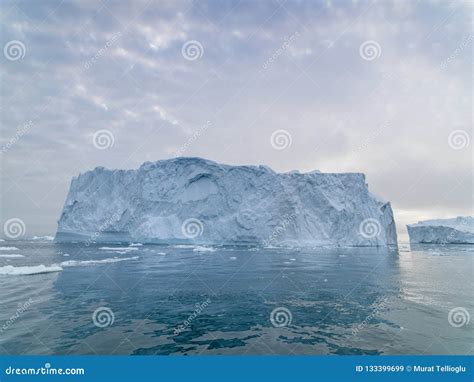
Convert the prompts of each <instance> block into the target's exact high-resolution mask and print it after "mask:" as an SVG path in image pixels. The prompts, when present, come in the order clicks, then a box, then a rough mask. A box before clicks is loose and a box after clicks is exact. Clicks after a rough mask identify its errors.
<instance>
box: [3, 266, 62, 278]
mask: <svg viewBox="0 0 474 382" xmlns="http://www.w3.org/2000/svg"><path fill="white" fill-rule="evenodd" d="M62 270H63V269H62V268H61V267H60V266H58V265H56V264H53V265H50V266H46V265H43V264H41V265H30V266H22V267H14V266H12V265H6V266H4V267H0V275H8V276H23V275H38V274H41V273H51V272H60V271H62Z"/></svg>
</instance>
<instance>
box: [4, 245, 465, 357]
mask: <svg viewBox="0 0 474 382" xmlns="http://www.w3.org/2000/svg"><path fill="white" fill-rule="evenodd" d="M1 245H2V246H4V247H7V246H10V247H12V246H14V247H16V248H18V249H17V250H15V251H13V252H14V253H16V254H21V255H23V256H24V257H0V293H1V294H0V304H1V306H2V309H1V310H0V353H1V354H470V353H471V352H472V348H471V343H473V339H474V338H473V337H474V336H473V332H472V322H467V321H466V322H465V323H464V324H463V322H461V325H459V323H456V322H455V323H454V325H452V321H450V320H449V319H448V316H449V312H450V311H452V310H453V309H454V308H463V309H464V311H466V312H467V313H468V314H469V312H471V313H472V312H473V311H474V310H473V298H472V297H473V288H472V287H473V281H472V280H473V278H472V271H473V268H472V264H473V263H472V256H473V255H474V247H473V246H445V247H434V246H427V247H426V246H425V247H422V246H417V247H412V248H411V249H410V247H409V246H408V245H401V246H400V248H399V249H398V250H397V249H394V248H392V249H388V248H340V249H323V248H318V249H276V248H275V249H262V248H255V247H246V248H242V247H224V248H217V247H216V248H214V249H215V251H210V250H206V248H204V249H203V248H194V247H192V246H191V247H186V246H175V247H173V246H156V245H144V246H134V247H128V246H127V245H122V246H108V247H105V248H103V247H104V246H99V245H97V246H95V245H94V246H90V247H85V246H84V245H82V244H68V245H65V244H61V245H59V244H54V243H51V242H26V241H25V242H18V241H17V242H10V243H8V242H2V243H1ZM207 249H208V248H207ZM7 252H8V253H10V252H9V251H2V254H7ZM13 252H12V253H13ZM119 260H120V261H119ZM39 264H44V265H46V266H51V265H53V264H56V265H60V266H61V267H62V268H63V270H62V271H61V272H56V273H45V274H38V275H30V276H26V275H19V276H12V275H2V274H1V273H2V272H1V270H2V268H3V270H4V272H3V273H6V272H5V269H6V268H5V267H6V266H10V268H9V269H10V270H11V269H12V268H11V267H15V269H17V267H20V266H36V265H39ZM464 311H461V312H464ZM94 312H96V314H95V315H94ZM463 314H464V313H463ZM93 316H94V320H93ZM451 316H453V314H451ZM458 318H459V317H458ZM461 318H462V317H461ZM468 318H470V317H468V316H466V319H468ZM100 320H102V321H100ZM457 322H459V321H457Z"/></svg>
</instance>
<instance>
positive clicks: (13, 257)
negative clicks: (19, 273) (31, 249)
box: [0, 253, 25, 259]
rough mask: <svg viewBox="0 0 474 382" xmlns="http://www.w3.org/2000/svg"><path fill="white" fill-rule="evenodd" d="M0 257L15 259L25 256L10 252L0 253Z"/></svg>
mask: <svg viewBox="0 0 474 382" xmlns="http://www.w3.org/2000/svg"><path fill="white" fill-rule="evenodd" d="M0 257H2V258H4V259H16V258H18V257H25V256H23V255H19V254H17V253H12V254H11V255H0Z"/></svg>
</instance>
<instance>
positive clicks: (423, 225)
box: [407, 216, 474, 244]
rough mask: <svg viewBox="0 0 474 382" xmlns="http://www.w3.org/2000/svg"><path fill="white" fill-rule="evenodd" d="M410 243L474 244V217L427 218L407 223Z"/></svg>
mask: <svg viewBox="0 0 474 382" xmlns="http://www.w3.org/2000/svg"><path fill="white" fill-rule="evenodd" d="M407 229H408V235H409V236H410V243H412V244H418V243H420V244H421V243H426V244H474V217H472V216H458V217H457V218H454V219H436V220H425V221H421V222H418V223H416V224H409V225H407Z"/></svg>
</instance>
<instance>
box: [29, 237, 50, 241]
mask: <svg viewBox="0 0 474 382" xmlns="http://www.w3.org/2000/svg"><path fill="white" fill-rule="evenodd" d="M31 240H40V241H53V240H54V236H33V237H32V239H31Z"/></svg>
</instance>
